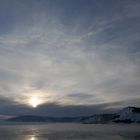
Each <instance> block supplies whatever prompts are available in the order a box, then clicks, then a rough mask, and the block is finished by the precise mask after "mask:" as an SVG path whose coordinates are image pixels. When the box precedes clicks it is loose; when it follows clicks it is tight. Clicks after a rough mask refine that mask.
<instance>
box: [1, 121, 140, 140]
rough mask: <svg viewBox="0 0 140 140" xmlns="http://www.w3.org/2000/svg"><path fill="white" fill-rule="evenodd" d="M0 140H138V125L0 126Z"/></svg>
mask: <svg viewBox="0 0 140 140" xmlns="http://www.w3.org/2000/svg"><path fill="white" fill-rule="evenodd" d="M0 140H140V125H138V124H129V125H128V124H125V125H123V124H107V125H102V124H67V123H63V124H61V123H56V124H26V125H25V124H24V125H23V124H20V125H19V124H18V125H13V124H12V125H0Z"/></svg>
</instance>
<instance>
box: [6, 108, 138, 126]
mask: <svg viewBox="0 0 140 140" xmlns="http://www.w3.org/2000/svg"><path fill="white" fill-rule="evenodd" d="M7 121H11V122H46V123H54V122H61V123H62V122H69V123H70V122H77V123H88V124H105V123H140V108H138V107H126V108H124V109H122V110H120V111H119V112H117V113H114V114H97V115H92V116H85V117H83V116H81V117H47V116H33V115H25V116H17V117H13V118H10V119H7Z"/></svg>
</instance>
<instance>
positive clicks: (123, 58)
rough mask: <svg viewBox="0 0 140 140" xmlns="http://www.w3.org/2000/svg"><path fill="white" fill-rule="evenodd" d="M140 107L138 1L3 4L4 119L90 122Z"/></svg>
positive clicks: (0, 76)
mask: <svg viewBox="0 0 140 140" xmlns="http://www.w3.org/2000/svg"><path fill="white" fill-rule="evenodd" d="M33 97H35V98H37V99H39V100H40V106H39V107H38V108H36V109H32V108H31V107H30V106H29V102H30V99H31V98H33ZM139 101H140V1H139V0H117V1H116V0H12V1H10V0H0V114H2V115H15V114H22V113H23V112H24V114H25V113H26V114H40V113H42V112H45V114H49V115H65V114H67V113H68V115H83V114H84V113H85V112H86V113H85V114H91V113H96V112H99V111H100V112H101V111H110V110H113V108H115V109H116V108H119V107H124V106H140V102H139Z"/></svg>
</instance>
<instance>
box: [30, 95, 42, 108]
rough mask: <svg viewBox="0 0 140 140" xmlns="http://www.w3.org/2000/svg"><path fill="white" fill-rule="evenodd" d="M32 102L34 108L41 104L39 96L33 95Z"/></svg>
mask: <svg viewBox="0 0 140 140" xmlns="http://www.w3.org/2000/svg"><path fill="white" fill-rule="evenodd" d="M30 104H31V106H32V107H33V108H36V107H37V106H38V105H39V104H40V101H39V99H38V98H35V97H33V98H31V100H30Z"/></svg>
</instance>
